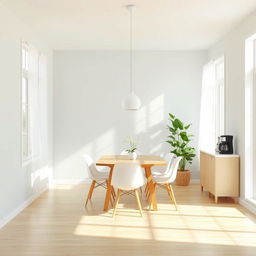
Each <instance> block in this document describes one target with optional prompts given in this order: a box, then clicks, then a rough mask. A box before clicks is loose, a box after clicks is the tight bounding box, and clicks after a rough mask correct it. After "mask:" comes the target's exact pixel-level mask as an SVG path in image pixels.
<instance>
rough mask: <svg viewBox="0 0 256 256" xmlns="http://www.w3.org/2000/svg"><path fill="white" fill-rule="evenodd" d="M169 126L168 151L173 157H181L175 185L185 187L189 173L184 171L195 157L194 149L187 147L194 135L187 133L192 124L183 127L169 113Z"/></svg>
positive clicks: (181, 123) (178, 120)
mask: <svg viewBox="0 0 256 256" xmlns="http://www.w3.org/2000/svg"><path fill="white" fill-rule="evenodd" d="M169 117H170V122H171V126H169V125H168V126H167V127H168V129H169V131H170V133H171V135H169V136H168V140H167V143H169V144H171V146H172V150H171V151H170V152H171V153H173V154H174V155H175V156H180V157H182V159H181V161H180V164H179V170H178V173H177V178H176V184H177V185H181V186H187V185H188V184H189V182H190V177H191V172H190V170H186V165H187V164H188V163H189V164H192V161H193V158H194V157H195V156H196V154H195V148H193V147H191V146H189V143H190V142H191V140H192V137H193V136H194V135H192V134H189V133H188V129H189V128H190V126H191V125H192V124H187V125H185V124H184V123H183V122H181V121H180V119H178V118H177V117H175V116H174V115H173V114H171V113H169Z"/></svg>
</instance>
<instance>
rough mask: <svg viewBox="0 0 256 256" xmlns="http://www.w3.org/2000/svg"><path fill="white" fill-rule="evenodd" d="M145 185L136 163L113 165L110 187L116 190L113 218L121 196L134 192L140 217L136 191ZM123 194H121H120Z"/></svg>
mask: <svg viewBox="0 0 256 256" xmlns="http://www.w3.org/2000/svg"><path fill="white" fill-rule="evenodd" d="M145 183H146V178H145V173H144V170H143V169H142V168H141V166H140V164H138V163H118V164H116V165H115V167H114V169H113V174H112V181H111V185H112V186H114V187H116V188H117V189H118V192H117V199H116V203H115V208H114V211H113V217H114V216H115V213H116V209H117V206H118V203H119V200H120V197H121V195H124V194H127V192H135V196H136V199H137V204H138V208H139V210H140V214H141V216H142V209H141V203H140V197H139V194H138V189H139V188H140V187H142V186H143V185H144V184H145ZM122 193H123V194H122Z"/></svg>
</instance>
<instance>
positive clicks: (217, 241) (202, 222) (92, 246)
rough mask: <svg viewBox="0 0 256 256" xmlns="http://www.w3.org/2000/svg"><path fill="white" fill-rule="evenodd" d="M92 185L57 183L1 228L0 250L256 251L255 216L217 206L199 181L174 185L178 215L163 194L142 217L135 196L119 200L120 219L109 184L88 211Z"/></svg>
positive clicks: (5, 255) (115, 254)
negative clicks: (108, 201) (109, 203)
mask: <svg viewBox="0 0 256 256" xmlns="http://www.w3.org/2000/svg"><path fill="white" fill-rule="evenodd" d="M88 187H89V186H88V185H73V186H72V185H59V186H56V187H55V188H54V189H51V190H49V191H48V192H46V193H44V194H43V195H42V196H41V197H40V198H39V199H38V200H36V201H35V202H34V203H33V204H31V205H30V206H29V207H28V208H27V209H25V210H24V211H23V212H22V213H21V214H19V215H18V216H17V217H16V218H15V219H14V220H13V221H11V222H10V223H9V224H8V225H6V226H5V227H4V228H3V229H1V230H0V255H1V256H9V255H15V256H16V255H29V256H30V255H31V256H37V255H42V256H54V255H62V256H63V255H65V256H66V255H81V256H82V255H111V256H123V255H124V256H126V255H127V256H132V255H150V256H151V255H158V256H160V255H174V256H176V255H178V256H183V255H186V256H188V255H196V256H199V255H202V256H208V255H209V256H219V255H229V256H237V255H244V256H246V255H250V256H255V255H256V222H255V217H254V216H252V215H250V214H249V213H248V212H246V211H245V210H244V209H243V208H242V207H241V206H239V205H235V204H234V203H233V202H232V200H230V201H228V200H220V203H219V204H218V205H216V204H215V203H214V202H213V199H212V198H211V199H209V197H208V194H207V193H206V192H203V193H201V192H200V188H199V186H198V185H191V186H189V187H175V186H174V190H175V193H176V198H177V202H178V205H179V207H180V210H179V212H177V211H175V208H174V206H173V205H172V204H170V201H169V198H168V196H167V194H166V193H165V191H162V190H161V189H160V190H159V191H158V193H157V196H158V197H157V198H158V201H159V211H157V212H152V211H148V210H147V206H146V205H145V201H144V200H143V201H144V216H143V218H141V217H140V215H139V212H138V211H137V210H135V209H134V207H135V206H136V201H135V198H134V197H131V196H126V197H124V198H122V199H121V201H120V205H119V209H118V211H117V214H116V217H115V219H113V218H112V210H110V211H109V212H107V213H105V212H103V211H102V207H103V199H104V197H103V189H102V188H99V189H96V191H95V194H94V196H93V201H92V203H89V204H88V207H87V209H86V210H85V209H84V206H83V205H84V198H85V195H86V193H87V190H88Z"/></svg>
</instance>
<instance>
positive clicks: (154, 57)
mask: <svg viewBox="0 0 256 256" xmlns="http://www.w3.org/2000/svg"><path fill="white" fill-rule="evenodd" d="M205 61H206V52H204V51H176V52H172V51H138V52H136V53H135V59H134V84H135V91H136V93H137V94H138V95H139V97H140V98H141V100H142V108H141V110H139V111H135V112H128V111H125V110H123V109H122V108H121V101H122V99H123V98H124V97H125V96H126V95H127V93H128V87H129V80H128V77H129V66H128V65H129V55H128V52H126V51H56V52H54V69H53V70H54V94H53V99H54V103H53V104H54V116H53V120H54V136H53V137H54V178H55V179H57V180H65V179H66V180H76V179H83V178H85V177H86V176H87V175H86V171H85V166H84V163H83V160H82V157H81V156H82V155H83V154H84V153H87V154H90V155H91V156H92V157H93V158H94V159H97V158H98V157H99V156H100V155H102V154H114V153H115V154H118V153H120V151H121V150H122V149H124V148H123V145H122V142H123V139H124V138H125V137H126V136H128V135H133V136H134V135H136V136H137V137H138V138H139V140H140V146H139V149H140V151H142V152H143V153H145V154H160V153H163V152H167V151H168V145H167V144H166V143H165V142H164V141H165V140H166V136H167V129H166V124H167V119H168V113H169V112H171V113H174V114H176V115H177V117H179V118H181V120H184V121H185V122H188V123H190V122H192V123H193V126H192V129H191V132H192V133H193V134H195V141H194V146H195V147H197V141H198V137H197V136H198V125H199V112H200V93H201V74H202V66H203V64H204V63H205ZM190 168H191V170H192V171H193V178H198V177H199V175H198V169H199V167H198V159H195V161H194V164H193V165H192V166H191V167H190Z"/></svg>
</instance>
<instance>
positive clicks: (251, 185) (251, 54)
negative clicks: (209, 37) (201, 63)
mask: <svg viewBox="0 0 256 256" xmlns="http://www.w3.org/2000/svg"><path fill="white" fill-rule="evenodd" d="M255 71H256V34H255V35H253V36H251V37H250V38H248V39H247V40H246V41H245V198H246V199H248V200H251V201H252V202H253V203H256V170H255V167H256V162H255V161H256V160H255V159H256V158H255V156H256V147H255V146H254V145H255V143H256V136H255V134H256V133H255V132H256V111H254V109H255V107H256V106H255V104H256V100H255V99H256V90H253V87H255V81H256V80H255V78H256V76H255Z"/></svg>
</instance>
